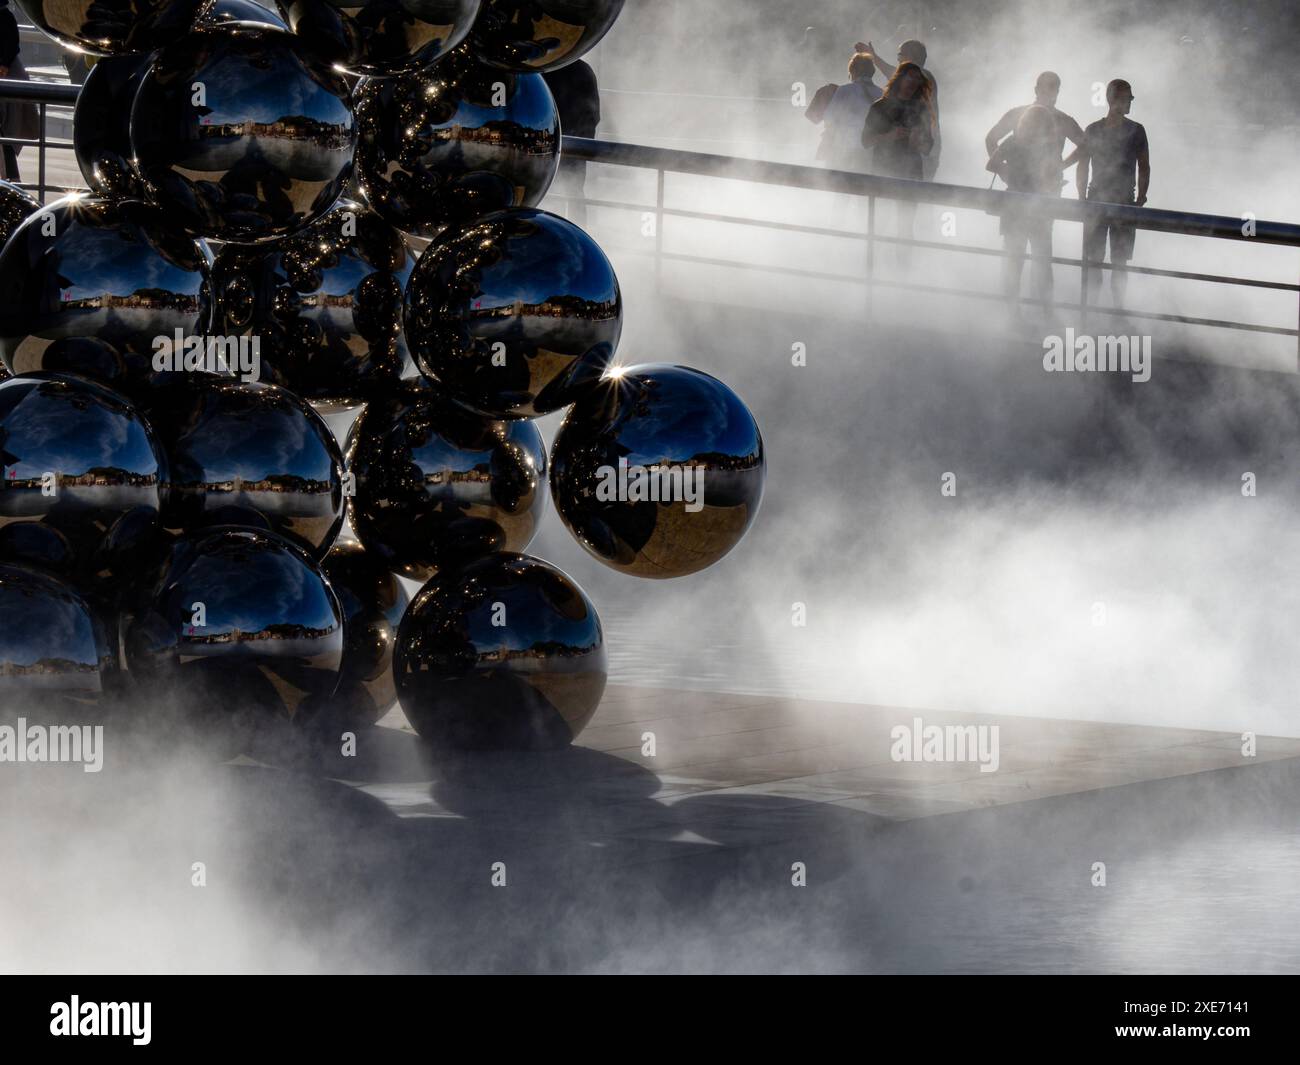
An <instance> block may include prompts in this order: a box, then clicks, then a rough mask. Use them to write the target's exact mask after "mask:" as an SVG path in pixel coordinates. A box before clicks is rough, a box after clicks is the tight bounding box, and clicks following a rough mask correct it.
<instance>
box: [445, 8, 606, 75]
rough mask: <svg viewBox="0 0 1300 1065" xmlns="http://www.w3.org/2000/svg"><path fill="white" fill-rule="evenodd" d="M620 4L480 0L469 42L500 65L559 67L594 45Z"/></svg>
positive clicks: (486, 58)
mask: <svg viewBox="0 0 1300 1065" xmlns="http://www.w3.org/2000/svg"><path fill="white" fill-rule="evenodd" d="M622 10H623V0H483V9H482V11H481V12H480V13H479V17H478V20H477V21H476V22H475V23H474V29H473V31H472V33H471V34H470V43H471V46H472V47H473V49H474V51H475V53H476V54H477V55H478V56H479V57H480V58H481V59H483V61H484V62H487V63H491V64H492V65H493V66H497V67H501V68H502V69H503V70H517V71H524V70H531V71H535V72H537V73H541V72H543V71H547V70H559V69H560V67H562V66H567V65H568V64H569V63H572V62H573V61H574V60H576V59H581V58H582V57H583V56H584V55H585V54H586V53H587V52H589V51H590V50H591V49H592V48H594V47H596V45H597V44H599V43H600V39H601V38H602V37H604V36H605V34H606V33H608V32H609V28H610V27H611V26H613V25H614V20H615V19H616V18H618V16H619V12H621V11H622Z"/></svg>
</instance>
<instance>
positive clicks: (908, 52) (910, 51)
mask: <svg viewBox="0 0 1300 1065" xmlns="http://www.w3.org/2000/svg"><path fill="white" fill-rule="evenodd" d="M856 47H857V50H858V51H859V52H868V53H870V54H871V55H872V56H873V57H875V61H876V69H877V70H879V71H880V73H881V75H882V76H883V77H884V78H885V79H886V80H889V79H892V78H893V76H894V74H895V72H896V71H897V69H898V67H896V66H894V65H893V64H891V63H887V62H886V61H885V60H884V59H882V58H881V57H880V55H879V54H878V53H877V52H876V49H875V47H874V46H873V45H872V44H871V42H870V41H868V42H867V43H866V44H863V43H861V42H859V43H858V44H857V45H856ZM927 58H928V53H927V52H926V48H925V45H923V44H922V43H921V42H920V41H904V42H903V43H902V44H900V45H899V46H898V64H899V66H901V65H902V64H904V63H915V64H916V65H917V66H918V67H920V68H921V73H922V74H924V75H925V80H926V83H927V84H928V85H929V87H930V91H929V101H930V111H931V112H932V114H933V116H934V130H933V135H934V146H933V147H932V148H931V150H930V152H929V154H928V155H927V156H926V157H925V160H924V161H923V163H922V167H921V171H922V173H921V176H922V178H923V179H924V180H925V181H929V180H931V179H932V178H933V177H934V173H935V171H936V170H938V169H939V151H940V149H941V148H942V147H943V141H942V138H941V137H940V134H939V81H938V79H937V78H936V77H935V76H934V75H933V74H932V73H930V71H928V70H926V68H925V61H926V59H927Z"/></svg>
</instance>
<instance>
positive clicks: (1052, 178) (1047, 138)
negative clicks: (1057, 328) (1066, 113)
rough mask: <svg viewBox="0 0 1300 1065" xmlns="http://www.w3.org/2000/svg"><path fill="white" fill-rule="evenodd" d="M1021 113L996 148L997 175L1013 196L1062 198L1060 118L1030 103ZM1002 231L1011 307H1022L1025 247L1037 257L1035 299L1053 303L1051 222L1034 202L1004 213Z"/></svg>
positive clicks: (1004, 284) (1014, 205) (1005, 286)
mask: <svg viewBox="0 0 1300 1065" xmlns="http://www.w3.org/2000/svg"><path fill="white" fill-rule="evenodd" d="M1019 111H1020V116H1019V118H1018V120H1017V122H1016V125H1015V129H1014V130H1013V131H1012V132H1013V135H1012V136H1011V137H1009V138H1008V139H1007V140H1006V141H1004V142H1003V143H1002V144H1001V145H997V144H995V145H994V147H995V149H996V151H997V154H998V163H999V164H1000V169H999V171H998V172H999V173H1000V174H1001V176H1002V179H1003V180H1004V181H1005V182H1006V183H1007V189H1008V190H1009V191H1011V192H1023V193H1030V194H1033V195H1037V196H1059V195H1060V194H1061V149H1062V142H1061V138H1060V132H1059V131H1060V126H1059V123H1058V121H1057V118H1056V115H1055V114H1053V112H1052V109H1051V108H1050V107H1047V106H1046V105H1044V104H1031V105H1030V106H1028V107H1024V108H1020V109H1019ZM995 128H996V127H995ZM1001 230H1002V236H1003V240H1004V243H1005V248H1006V252H1007V255H1006V257H1005V258H1004V259H1003V260H1002V287H1003V291H1004V292H1005V293H1006V295H1007V298H1008V299H1010V300H1011V301H1012V306H1013V307H1018V305H1019V304H1018V301H1019V299H1020V275H1021V273H1022V272H1023V270H1024V263H1025V246H1026V245H1028V247H1029V250H1030V251H1031V252H1032V253H1033V255H1034V256H1035V258H1034V262H1033V265H1032V267H1031V269H1030V277H1031V279H1032V290H1033V294H1034V298H1035V299H1036V300H1039V301H1041V302H1046V301H1048V300H1050V299H1051V298H1052V263H1051V257H1052V219H1051V218H1050V217H1049V216H1046V215H1042V214H1039V213H1037V212H1035V211H1034V210H1033V205H1032V204H1022V203H1012V204H1009V205H1008V207H1007V208H1006V210H1005V211H1004V212H1003V214H1002V226H1001Z"/></svg>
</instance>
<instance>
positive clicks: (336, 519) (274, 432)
mask: <svg viewBox="0 0 1300 1065" xmlns="http://www.w3.org/2000/svg"><path fill="white" fill-rule="evenodd" d="M149 410H150V416H151V420H152V421H153V422H154V424H155V425H156V427H157V429H158V435H159V437H160V439H161V440H162V445H163V448H164V450H165V452H166V455H167V461H168V468H169V470H170V471H171V477H172V484H171V493H170V496H169V499H168V505H167V509H166V511H165V512H164V515H163V518H164V524H165V525H166V527H167V528H170V529H183V530H185V531H186V532H193V531H195V530H198V529H201V528H204V527H206V526H211V525H246V526H250V527H253V528H259V529H266V530H269V531H271V532H275V533H278V534H280V535H282V536H284V537H285V539H287V540H289V541H290V542H292V543H294V544H296V545H297V546H299V547H301V548H302V549H303V550H305V551H306V552H308V553H309V554H310V555H312V556H313V557H315V558H320V557H323V556H324V554H325V553H326V552H327V551H328V550H329V549H330V547H331V545H332V544H333V543H334V539H335V537H336V536H337V535H338V531H339V528H340V527H341V526H342V524H343V457H342V455H341V454H340V451H339V446H338V443H337V442H336V441H335V439H334V435H333V434H332V433H331V432H330V430H329V428H328V427H327V426H326V424H325V422H324V420H323V419H322V418H321V417H320V415H319V414H317V413H316V412H315V411H314V410H312V408H311V406H310V405H309V404H308V403H307V402H306V401H305V400H303V399H301V398H299V397H298V396H295V395H294V394H293V393H292V392H290V391H288V390H287V389H283V388H279V387H278V386H276V385H267V384H261V383H258V382H245V381H232V380H225V379H222V378H220V377H216V376H202V377H196V378H195V379H193V380H192V381H184V382H178V383H175V384H172V385H169V386H168V387H166V388H163V389H160V390H159V392H158V394H157V398H156V400H155V402H154V403H153V404H152V405H151V406H150V408H149Z"/></svg>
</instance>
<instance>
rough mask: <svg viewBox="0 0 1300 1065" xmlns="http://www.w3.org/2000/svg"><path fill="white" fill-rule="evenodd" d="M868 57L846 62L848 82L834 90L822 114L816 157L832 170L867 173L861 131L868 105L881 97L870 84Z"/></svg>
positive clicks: (862, 55) (873, 68)
mask: <svg viewBox="0 0 1300 1065" xmlns="http://www.w3.org/2000/svg"><path fill="white" fill-rule="evenodd" d="M875 73H876V66H875V63H874V62H873V60H872V57H871V56H869V55H867V54H865V53H861V52H860V53H858V54H857V55H855V56H854V57H853V58H852V59H850V60H849V81H848V84H847V85H841V86H839V88H837V89H836V90H835V93H834V95H833V96H832V97H831V99H830V101H829V102H828V103H827V105H826V109H825V111H824V112H823V115H822V124H823V127H824V128H823V130H822V142H821V146H820V147H819V148H818V149H817V158H818V159H820V160H821V161H822V162H824V163H826V164H827V165H829V166H830V167H831V168H833V169H835V170H854V171H857V172H858V173H867V172H868V170H869V169H870V162H871V157H870V156H869V155H868V154H867V152H866V150H865V149H864V148H863V146H862V128H863V126H864V124H865V123H866V121H867V112H868V111H869V110H871V105H872V104H873V103H875V102H876V101H877V100H879V99H880V97H881V91H880V89H879V88H877V87H876V85H875V84H874V83H873V82H872V80H871V79H872V77H873V76H874V75H875Z"/></svg>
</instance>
